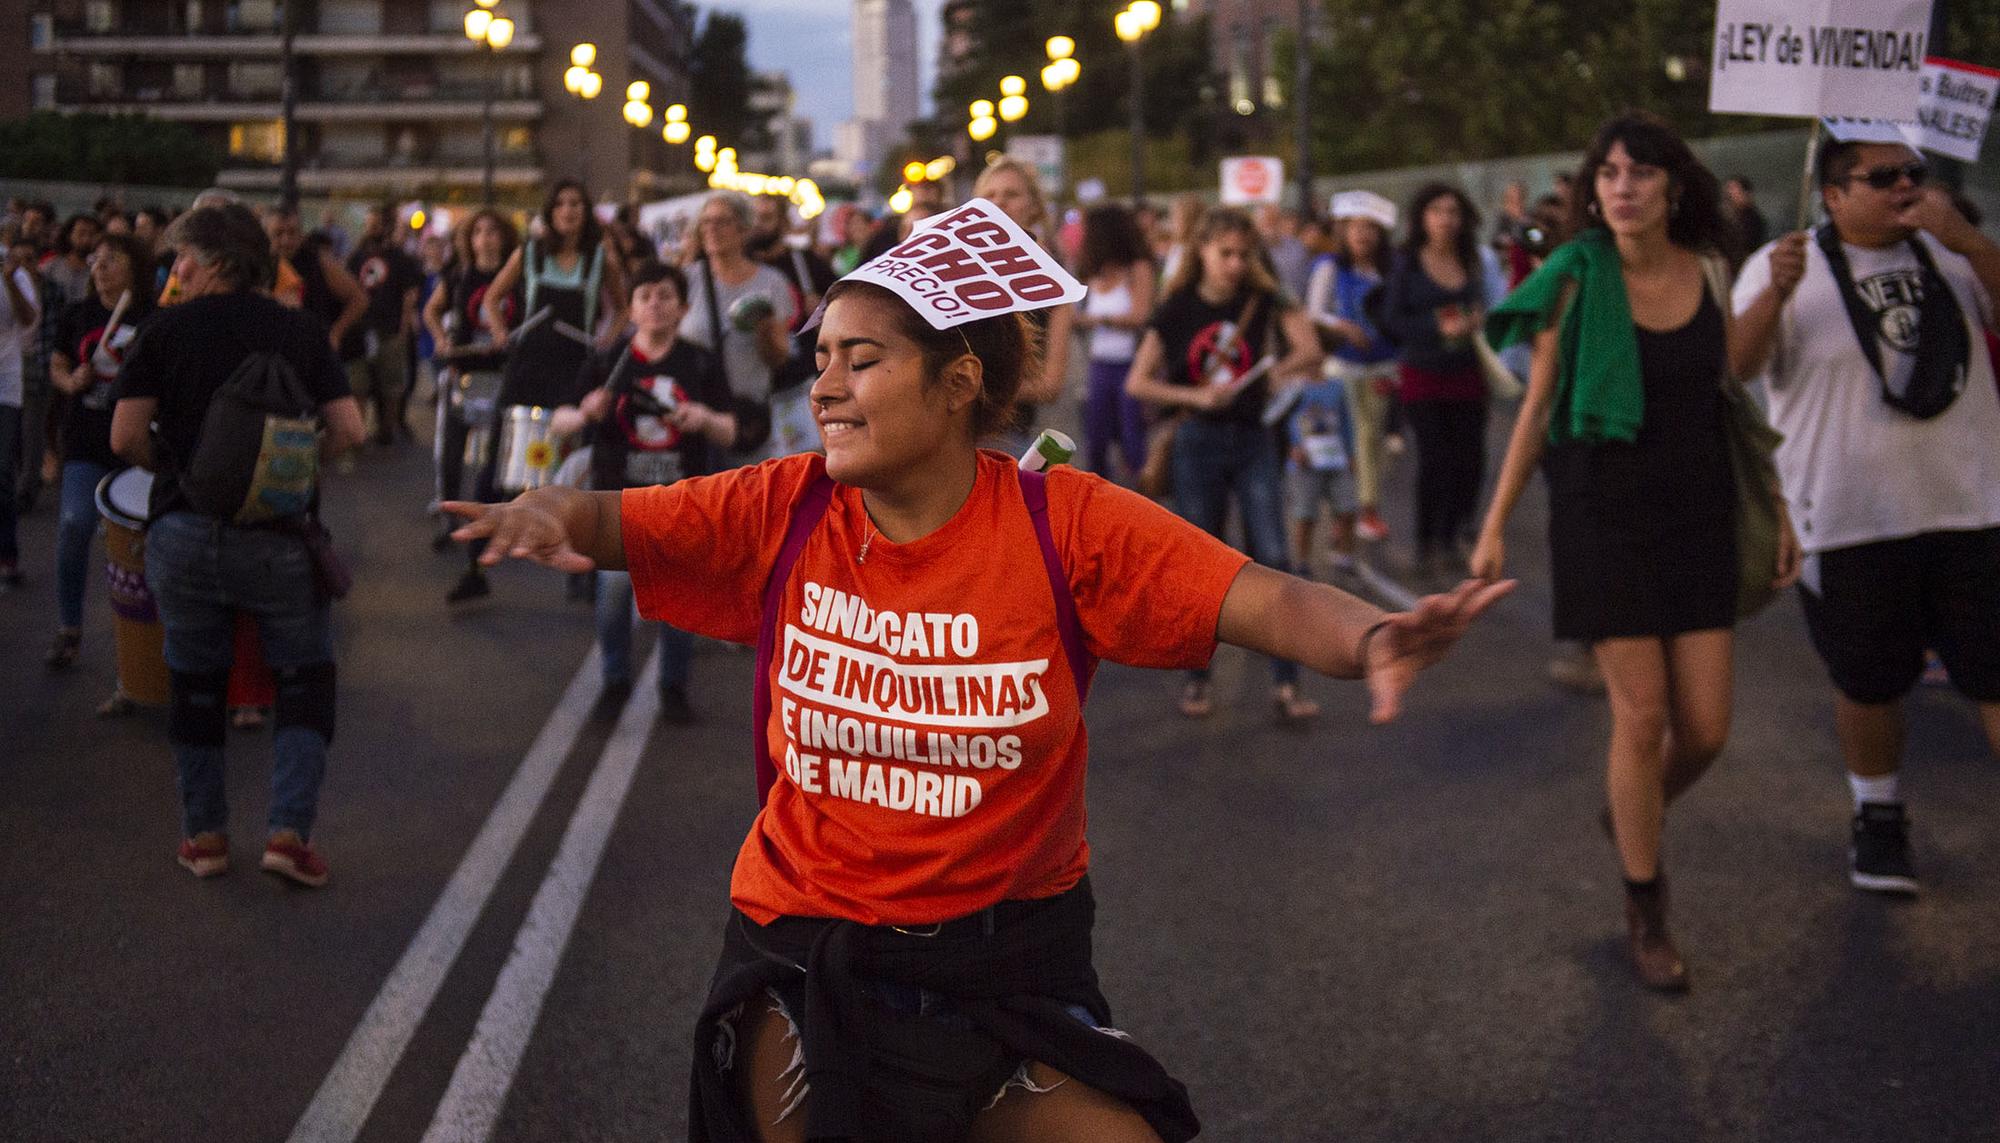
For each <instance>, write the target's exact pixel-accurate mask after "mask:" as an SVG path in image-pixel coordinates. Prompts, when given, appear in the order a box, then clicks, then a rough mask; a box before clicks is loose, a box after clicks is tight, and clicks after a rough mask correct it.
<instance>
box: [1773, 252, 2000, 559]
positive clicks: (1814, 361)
mask: <svg viewBox="0 0 2000 1143" xmlns="http://www.w3.org/2000/svg"><path fill="white" fill-rule="evenodd" d="M1921 240H1922V241H1923V243H1924V244H1925V247H1926V248H1927V249H1928V250H1929V252H1930V255H1931V259H1932V261H1934V262H1935V263H1936V264H1937V268H1938V272H1939V273H1940V274H1941V275H1943V276H1944V279H1945V281H1946V283H1947V284H1948V285H1949V286H1950V288H1951V292H1952V295H1953V296H1954V297H1955V298H1956V299H1957V301H1958V309H1959V313H1960V314H1961V315H1962V316H1963V317H1964V319H1965V323H1966V336H1967V339H1968V342H1969V349H1970V352H1971V358H1970V360H1969V361H1968V362H1967V366H1968V368H1967V378H1966V385H1965V389H1964V391H1963V392H1961V393H1960V394H1959V396H1958V399H1957V400H1956V401H1953V402H1952V404H1951V407H1950V408H1948V409H1946V410H1945V411H1944V412H1942V413H1939V414H1938V415H1937V416H1935V417H1932V418H1931V419H1929V420H1918V419H1917V418H1915V417H1912V416H1910V415H1909V414H1907V413H1904V412H1902V411H1900V410H1898V409H1896V408H1895V407H1893V406H1891V405H1890V404H1889V403H1888V402H1887V401H1885V400H1883V399H1882V380H1881V379H1880V378H1879V377H1878V376H1877V375H1876V372H1875V367H1874V365H1873V364H1871V363H1870V362H1869V359H1868V357H1867V356H1866V355H1865V354H1864V353H1863V352H1862V350H1861V343H1860V340H1859V339H1858V338H1857V337H1855V334H1854V326H1853V324H1852V323H1851V322H1850V321H1849V320H1848V316H1847V307H1846V303H1845V302H1843V301H1842V300H1841V296H1840V289H1839V287H1838V286H1837V285H1836V284H1835V282H1834V278H1833V270H1832V267H1831V266H1830V265H1828V263H1827V260H1826V254H1825V252H1824V251H1822V250H1820V248H1819V246H1818V244H1817V243H1816V242H1810V241H1809V242H1807V243H1806V272H1805V277H1804V278H1803V279H1801V280H1800V282H1799V286H1798V289H1797V290H1796V291H1794V292H1793V294H1792V297H1791V300H1790V301H1789V302H1787V303H1786V304H1785V307H1784V310H1783V312H1782V313H1781V315H1780V317H1779V320H1778V332H1777V340H1776V347H1775V349H1774V350H1773V352H1772V356H1771V361H1770V364H1769V365H1768V367H1767V370H1766V373H1765V375H1764V380H1765V381H1766V382H1767V385H1768V391H1769V394H1770V410H1771V423H1772V425H1774V426H1775V427H1776V428H1777V430H1778V431H1779V432H1781V433H1783V434H1785V441H1784V443H1783V444H1781V445H1779V446H1778V457H1777V460H1778V475H1779V478H1780V479H1781V480H1782V482H1783V483H1784V486H1785V499H1786V501H1787V502H1788V503H1789V505H1790V507H1791V513H1792V523H1793V525H1794V526H1795V527H1796V528H1797V529H1798V533H1799V541H1800V543H1801V544H1802V545H1803V546H1804V548H1805V550H1806V551H1807V552H1823V551H1829V550H1832V549H1834V548H1845V547H1852V546H1853V545H1856V544H1866V543H1872V542H1874V541H1877V540H1893V539H1900V538H1903V537H1906V536H1915V535H1920V534H1922V533H1925V532H1943V531H1962V530H1967V529H1973V528H1987V527H1992V526H1994V525H2000V393H1996V391H1995V388H1994V381H1993V360H1992V356H1991V354H1990V353H1989V352H1988V350H1987V345H1986V338H1985V336H1984V335H1983V333H1982V331H1981V327H1982V326H1990V325H1992V324H1993V299H1992V298H1991V297H1989V296H1987V293H1986V290H1985V289H1984V288H1983V287H1982V286H1981V285H1980V283H1979V280H1978V278H1977V277H1975V276H1974V275H1973V272H1972V264H1971V263H1970V262H1968V261H1966V260H1965V259H1964V258H1962V257H1960V256H1958V255H1956V254H1953V253H1952V252H1950V251H1949V250H1946V249H1945V248H1944V247H1943V246H1942V245H1940V244H1939V243H1938V242H1937V240H1936V239H1934V238H1932V237H1931V236H1930V235H1928V234H1924V235H1922V236H1921ZM1775 245H1776V244H1775V243H1773V244H1771V245H1767V246H1765V247H1764V248H1763V249H1761V250H1759V251H1757V253H1755V254H1753V255H1751V256H1750V260H1749V261H1748V262H1746V263H1745V264H1744V266H1743V273H1742V276H1741V277H1739V278H1738V279H1737V281H1736V289H1735V294H1734V297H1733V302H1734V305H1735V307H1736V312H1737V313H1738V314H1741V313H1742V312H1743V311H1744V310H1746V309H1748V308H1749V307H1750V304H1751V303H1752V302H1754V301H1756V299H1757V296H1758V295H1759V294H1761V293H1763V292H1764V288H1765V287H1766V286H1767V285H1769V284H1770V281H1771V249H1772V246H1775ZM1843 245H1844V249H1845V251H1846V254H1847V261H1848V265H1849V266H1850V267H1851V268H1852V270H1853V273H1854V281H1855V283H1856V290H1857V292H1858V293H1859V294H1860V296H1861V298H1862V299H1863V300H1864V301H1865V302H1866V303H1867V304H1868V306H1869V308H1870V309H1871V310H1872V311H1873V312H1874V313H1875V314H1876V317H1877V324H1878V327H1879V334H1878V340H1879V341H1880V344H1881V348H1882V367H1883V370H1884V372H1885V373H1886V374H1887V376H1888V378H1889V383H1890V384H1891V385H1892V386H1896V387H1897V388H1896V391H1897V392H1900V391H1901V389H1902V388H1903V387H1906V386H1908V384H1909V381H1910V375H1911V372H1912V370H1913V369H1914V368H1915V365H1916V359H1915V357H1914V355H1913V353H1912V352H1911V351H1912V350H1914V349H1915V347H1916V337H1917V335H1918V331H1917V328H1916V327H1917V315H1918V309H1917V301H1918V298H1919V296H1920V290H1919V286H1920V284H1921V282H1922V276H1923V267H1922V266H1921V264H1920V263H1918V261H1917V258H1916V255H1915V254H1913V253H1912V252H1911V251H1910V248H1909V246H1908V244H1906V243H1901V242H1898V243H1896V244H1895V245H1893V246H1889V247H1885V248H1883V249H1867V248H1864V247H1860V246H1852V245H1845V244H1843Z"/></svg>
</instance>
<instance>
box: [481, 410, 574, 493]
mask: <svg viewBox="0 0 2000 1143" xmlns="http://www.w3.org/2000/svg"><path fill="white" fill-rule="evenodd" d="M554 415H555V410H554V409H546V408H543V407H542V406H540V405H509V406H508V407H507V408H506V409H504V410H502V411H501V414H500V464H499V468H498V470H497V472H496V473H495V479H494V484H495V485H496V486H498V487H499V489H500V490H501V491H502V492H508V493H520V492H527V491H529V490H531V489H535V488H541V487H543V486H545V485H548V484H552V483H554V482H555V476H556V470H557V469H558V468H559V467H560V466H561V464H562V450H561V449H560V448H558V447H557V442H556V440H555V437H554V434H553V432H551V430H550V422H551V420H552V419H553V417H554Z"/></svg>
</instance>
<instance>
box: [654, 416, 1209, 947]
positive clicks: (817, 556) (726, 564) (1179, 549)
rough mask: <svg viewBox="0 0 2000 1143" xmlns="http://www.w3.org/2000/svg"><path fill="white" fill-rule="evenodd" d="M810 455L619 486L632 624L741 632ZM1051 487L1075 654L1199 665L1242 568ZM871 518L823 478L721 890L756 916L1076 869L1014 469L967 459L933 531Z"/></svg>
mask: <svg viewBox="0 0 2000 1143" xmlns="http://www.w3.org/2000/svg"><path fill="white" fill-rule="evenodd" d="M825 466H826V462H825V460H824V459H823V458H821V457H819V456H818V455H815V454H810V453H808V454H803V455H799V456H792V457H786V458H783V459H780V460H773V461H767V462H765V463H763V464H760V465H757V466H756V467H753V468H741V469H735V470H733V471H730V472H725V473H722V474H719V475H716V476H708V477H698V478H695V479H691V480H682V481H679V482H676V483H674V484H671V485H668V486H666V487H663V488H638V489H631V490H628V491H627V492H625V493H624V499H623V501H622V513H623V527H624V533H625V556H626V561H627V563H628V564H629V566H630V568H631V571H632V585H633V588H634V590H635V592H636V594H637V596H638V600H639V610H640V613H641V614H643V615H644V616H646V618H648V619H658V620H664V621H665V622H667V623H671V624H673V625H674V626H676V627H679V628H682V629H683V630H688V631H693V632H695V633H697V634H701V635H707V636H710V637H712V638H717V639H727V640H731V641H733V642H738V643H754V642H755V641H756V639H757V631H758V624H759V619H760V616H761V611H762V596H763V591H764V587H765V582H766V580H767V579H768V578H769V576H770V572H771V568H772V566H773V565H774V564H775V563H776V562H777V558H778V554H779V551H780V549H781V548H783V546H784V539H785V531H786V528H787V526H788V525H789V523H790V519H791V512H792V507H793V505H794V504H795V503H796V502H797V501H798V499H799V498H800V496H801V495H803V493H804V491H805V489H806V487H807V486H808V485H809V484H810V483H811V482H812V481H813V480H814V479H815V478H816V477H818V476H819V475H820V474H821V473H822V472H823V471H825ZM1047 489H1048V499H1049V527H1050V531H1051V533H1052V534H1053V535H1054V537H1055V542H1056V550H1057V551H1058V552H1059V553H1060V554H1061V556H1062V564H1063V568H1064V570H1065V571H1066V572H1067V574H1068V577H1069V583H1070V591H1071V593H1072V594H1073V595H1074V597H1075V599H1076V611H1077V619H1078V623H1079V625H1080V626H1081V627H1082V628H1083V638H1084V644H1085V646H1086V647H1087V648H1088V649H1089V651H1090V653H1091V654H1093V655H1095V656H1097V657H1098V658H1101V659H1107V660H1111V661H1113V662H1119V663H1126V664H1130V665H1133V666H1140V667H1196V666H1200V665H1202V664H1203V663H1206V662H1207V661H1208V659H1209V657H1210V656H1211V655H1213V654H1214V652H1215V632H1216V622H1217V619H1218V618H1219V616H1220V614H1221V610H1222V599H1223V596H1224V595H1225V594H1227V593H1228V591H1229V585H1230V584H1231V583H1233V582H1234V581H1235V578H1236V575H1237V573H1238V572H1240V571H1242V569H1243V565H1244V564H1245V563H1246V562H1248V557H1246V556H1244V555H1243V554H1242V553H1240V552H1237V551H1235V550H1233V549H1231V548H1229V547H1228V546H1226V545H1224V544H1222V543H1221V542H1219V541H1217V540H1216V539H1214V538H1213V537H1211V536H1209V535H1208V534H1207V533H1205V532H1202V531H1201V530H1200V529H1198V528H1195V527H1194V526H1193V525H1190V524H1188V523H1187V522H1185V521H1183V520H1181V519H1180V518H1179V517H1176V516H1174V515H1172V514H1170V513H1168V512H1167V511H1166V510H1165V509H1163V508H1161V507H1159V506H1158V505H1156V504H1154V503H1152V502H1151V501H1149V500H1147V499H1145V498H1144V497H1141V496H1139V495H1137V494H1135V493H1132V492H1128V491H1125V490H1124V489H1121V488H1118V487H1117V486H1115V485H1113V484H1110V483H1108V482H1107V481H1105V480H1103V479H1101V478H1099V477H1096V476H1092V475H1089V474H1087V473H1082V472H1078V471H1076V470H1075V469H1071V468H1057V469H1055V470H1053V471H1052V472H1050V473H1049V475H1048V483H1047ZM871 531H872V529H870V528H869V526H868V521H867V514H866V512H865V510H864V509H863V508H862V504H861V493H860V491H859V490H858V489H853V488H847V487H840V488H837V489H836V490H835V493H834V497H833V502H832V504H831V505H830V506H829V507H828V508H827V513H826V517H825V519H823V520H822V521H821V522H820V525H819V527H817V528H816V529H814V530H813V532H812V534H811V536H810V537H809V538H808V539H807V541H806V544H805V548H804V550H803V551H802V552H801V553H800V554H799V559H798V563H797V564H796V565H794V567H793V569H792V574H791V578H790V580H789V581H788V582H787V583H786V585H785V589H784V593H783V603H782V605H781V606H780V608H779V612H778V614H779V617H780V620H781V622H780V624H779V627H778V632H777V635H778V640H777V650H776V654H775V656H774V659H773V663H772V671H773V674H772V678H771V720H770V724H769V725H768V726H766V727H764V728H763V732H764V733H765V734H766V735H767V736H768V741H769V744H770V750H771V757H772V759H773V761H774V762H776V763H777V767H778V776H777V783H776V785H774V786H773V787H772V788H771V794H770V799H769V801H767V802H766V803H765V805H764V809H763V811H762V812H761V813H759V814H758V815H757V820H756V822H755V823H754V824H753V825H752V826H751V829H750V836H749V837H748V838H746V839H745V840H744V842H743V849H742V851H741V852H740V853H739V854H738V855H737V859H736V872H735V875H734V877H733V879H732V881H731V885H730V898H731V899H732V900H733V901H734V902H735V904H736V907H737V908H739V909H741V910H743V912H744V913H746V914H748V915H749V916H750V917H751V918H753V919H754V920H756V921H757V922H758V923H760V924H769V923H770V922H771V921H772V920H774V919H776V918H777V917H780V916H804V917H840V918H847V919H851V920H856V921H861V922H863V923H866V924H900V925H914V924H927V923H930V922H932V921H941V920H948V919H950V918H953V917H961V916H964V915H966V914H968V913H973V912H977V911H978V910H980V909H983V908H985V907H986V906H988V905H992V904H994V903H996V902H999V901H1003V900H1008V899H1031V898H1039V897H1048V896H1053V895H1054V894H1057V893H1060V892H1062V891H1063V890H1065V889H1068V888H1069V887H1071V886H1072V885H1075V884H1076V883H1077V881H1078V880H1079V879H1080V878H1081V877H1082V876H1083V874H1084V872H1085V870H1086V869H1087V868H1088V867H1089V864H1090V850H1089V847H1088V846H1087V845H1086V844H1085V842H1084V836H1083V827H1084V808H1083V789H1084V760H1085V757H1086V755H1087V752H1088V751H1087V738H1086V735H1085V733H1084V726H1083V718H1082V710H1081V709H1080V707H1081V704H1080V703H1079V702H1078V695H1077V693H1076V683H1075V679H1074V674H1073V672H1072V671H1071V669H1070V665H1069V660H1068V658H1067V656H1066V655H1065V654H1064V652H1063V646H1062V636H1061V633H1060V631H1059V630H1058V628H1057V625H1056V612H1055V601H1054V599H1053V597H1052V596H1051V594H1050V590H1049V579H1048V572H1047V571H1046V570H1045V567H1044V565H1043V562H1042V552H1041V547H1040V545H1039V544H1037V543H1036V540H1035V530H1034V522H1033V521H1032V520H1031V519H1030V518H1029V516H1028V509H1027V505H1026V504H1025V503H1024V502H1023V501H1022V499H1021V490H1020V483H1019V479H1018V477H1017V475H1016V473H1015V471H1014V462H1013V461H1012V460H1011V459H1009V458H1008V457H1006V456H1004V455H1002V454H1000V453H994V452H982V453H981V454H980V456H979V469H978V476H977V479H976V480H975V481H974V483H973V489H972V494H971V495H970V496H969V497H967V499H966V502H965V504H964V505H963V506H962V507H961V508H960V509H959V510H958V513H957V515H955V516H953V517H952V518H951V520H950V521H948V522H947V523H946V524H945V525H944V526H943V527H941V528H939V529H938V530H937V531H935V532H932V533H931V534H930V535H928V536H925V537H923V538H921V539H918V540H914V541H912V542H910V543H907V544H897V543H892V542H890V541H889V540H887V539H885V538H883V537H882V536H881V535H879V534H877V535H874V536H873V539H872V540H870V539H869V536H870V533H871ZM864 543H867V544H868V559H867V561H866V562H865V563H864V562H860V561H858V560H857V559H856V557H857V556H858V555H859V553H860V551H861V548H862V545H863V544H864ZM742 765H743V770H744V775H743V777H744V788H745V791H746V796H747V792H748V789H749V785H750V766H749V761H748V759H745V760H744V761H743V763H742Z"/></svg>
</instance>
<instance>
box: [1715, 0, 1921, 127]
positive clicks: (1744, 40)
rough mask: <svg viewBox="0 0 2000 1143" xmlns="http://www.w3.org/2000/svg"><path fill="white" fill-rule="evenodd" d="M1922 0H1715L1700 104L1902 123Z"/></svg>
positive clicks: (1909, 113)
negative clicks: (1705, 89) (1705, 91)
mask: <svg viewBox="0 0 2000 1143" xmlns="http://www.w3.org/2000/svg"><path fill="white" fill-rule="evenodd" d="M1930 20H1931V5H1930V0H1720V2H1719V3H1718V4H1717V5H1716V11H1715V56H1714V60H1713V67H1712V68H1711V70H1710V75H1711V77H1712V78H1711V79H1710V81H1709V88H1708V109H1709V110H1710V111H1718V112H1732V113H1736V114H1741V115H1796V116H1809V117H1813V118H1818V117H1820V116H1849V117H1854V118H1861V119H1895V120H1911V119H1915V118H1916V114H1917V97H1918V91H1919V88H1920V86H1921V81H1922V78H1923V68H1924V58H1925V46H1926V41H1927V40H1928V38H1929V33H1930Z"/></svg>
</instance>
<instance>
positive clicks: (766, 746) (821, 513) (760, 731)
mask: <svg viewBox="0 0 2000 1143" xmlns="http://www.w3.org/2000/svg"><path fill="white" fill-rule="evenodd" d="M833 489H834V483H833V478H832V477H830V476H828V475H827V474H825V473H824V472H822V473H820V474H819V477H818V479H816V480H814V481H813V482H812V483H811V484H809V485H807V486H806V494H805V495H804V496H801V497H799V502H798V503H797V504H796V505H794V506H793V507H792V522H791V526H790V527H788V528H787V529H786V530H785V546H784V547H782V548H780V549H778V562H777V563H775V564H773V565H771V578H770V580H769V581H767V582H766V583H765V584H764V615H763V619H762V620H761V621H760V622H759V624H758V627H757V682H756V686H755V689H754V691H753V692H752V693H753V695H754V697H753V698H752V700H751V705H750V712H751V713H750V739H751V742H752V743H753V745H754V746H755V750H756V757H757V804H758V805H760V806H761V805H763V804H764V799H765V798H766V797H768V796H769V795H770V793H771V784H772V783H773V782H776V781H777V780H778V767H777V763H776V762H774V761H773V760H772V758H771V740H770V737H769V735H770V729H771V666H772V664H773V663H775V662H777V659H778V608H779V607H780V605H782V604H783V603H784V599H785V583H786V581H788V580H790V579H791V578H792V568H793V567H794V566H796V565H797V564H798V562H799V553H800V552H803V551H805V547H806V538H807V537H809V536H811V535H812V533H813V529H814V528H817V527H819V522H820V521H821V520H823V519H825V518H826V510H827V506H828V505H830V504H832V503H833Z"/></svg>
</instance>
